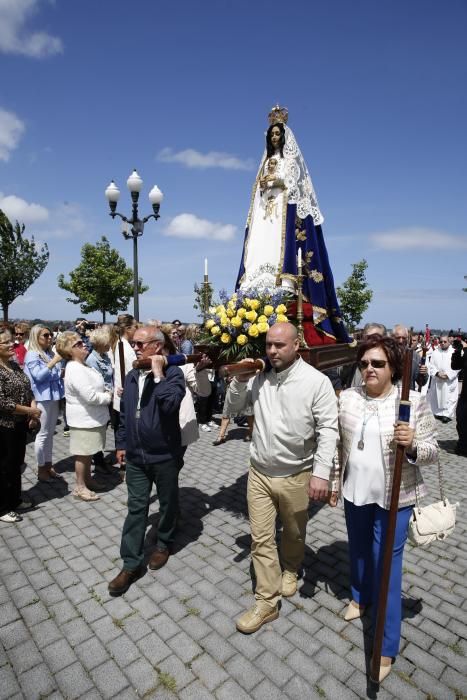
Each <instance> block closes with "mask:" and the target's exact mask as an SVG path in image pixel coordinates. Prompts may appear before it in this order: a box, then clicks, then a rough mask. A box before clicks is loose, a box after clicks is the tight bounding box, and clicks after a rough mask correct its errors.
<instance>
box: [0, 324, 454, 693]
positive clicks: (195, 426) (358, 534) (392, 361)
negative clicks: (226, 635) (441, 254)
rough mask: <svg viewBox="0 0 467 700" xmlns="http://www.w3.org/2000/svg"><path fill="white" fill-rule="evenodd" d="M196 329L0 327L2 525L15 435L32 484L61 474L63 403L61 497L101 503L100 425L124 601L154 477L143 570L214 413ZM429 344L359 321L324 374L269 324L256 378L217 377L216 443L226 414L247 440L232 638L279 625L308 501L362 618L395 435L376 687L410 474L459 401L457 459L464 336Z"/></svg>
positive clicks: (15, 515) (11, 505)
mask: <svg viewBox="0 0 467 700" xmlns="http://www.w3.org/2000/svg"><path fill="white" fill-rule="evenodd" d="M196 331H197V327H196V326H193V327H188V328H185V327H184V326H183V324H181V323H180V321H179V320H177V319H176V320H175V321H174V322H173V323H172V324H162V323H160V322H159V321H157V320H154V319H151V320H150V321H149V322H148V323H146V324H140V323H137V322H136V320H135V319H134V318H133V317H132V316H131V315H128V314H124V315H122V316H120V317H119V318H118V321H117V323H116V324H115V325H101V326H99V327H95V328H92V329H91V328H89V324H87V323H86V321H85V320H84V319H77V321H76V323H75V325H74V328H73V329H70V330H66V331H62V332H59V333H57V334H56V335H54V334H53V333H52V331H50V330H49V329H48V328H46V327H45V326H42V325H40V324H38V325H35V326H33V327H32V328H31V329H30V330H29V329H28V328H27V326H26V324H18V325H17V326H15V328H14V329H10V328H8V327H5V326H4V327H2V328H0V380H1V384H0V440H1V451H0V521H2V522H5V523H15V522H19V521H20V520H21V519H22V516H21V512H24V511H25V510H27V509H28V508H31V507H33V504H32V503H31V502H30V500H29V499H28V498H27V497H26V496H25V495H24V494H22V492H21V468H22V465H23V463H24V458H25V448H26V440H27V435H28V434H31V432H35V440H34V451H35V458H36V462H37V476H38V480H39V481H41V482H43V483H44V484H50V483H53V481H54V480H57V479H62V478H63V477H62V475H61V474H60V473H58V472H57V471H56V470H55V468H54V465H53V459H52V449H53V436H54V433H55V430H56V426H57V420H58V417H59V415H60V407H61V406H62V417H63V418H64V429H65V431H66V434H69V438H70V454H71V455H73V457H74V460H75V486H74V489H73V491H72V495H73V496H74V497H75V498H77V499H81V500H83V501H86V502H95V501H98V500H99V495H98V491H99V490H100V488H101V485H102V484H101V482H100V481H99V479H100V478H103V477H105V475H106V474H108V473H109V471H112V470H113V469H114V468H115V467H114V466H113V461H114V460H112V459H111V461H110V462H109V461H108V460H107V461H106V459H105V458H104V450H105V439H106V432H107V427H108V425H109V424H111V425H112V428H113V429H114V431H115V448H116V453H115V458H116V461H117V462H116V463H117V465H118V466H119V468H125V473H126V485H127V490H128V512H127V516H126V518H125V522H124V524H123V531H122V538H121V550H120V552H121V558H122V561H123V567H122V569H121V571H120V572H119V573H118V575H117V576H116V577H115V578H114V579H113V580H112V581H110V582H109V585H108V589H109V593H110V595H112V596H119V595H122V594H124V593H125V592H126V591H127V590H128V589H129V587H130V586H131V585H132V583H134V582H135V581H136V580H137V579H138V578H140V577H141V576H142V575H143V574H144V573H145V571H146V566H145V564H144V553H143V544H144V538H145V532H146V528H147V520H148V513H149V503H150V495H151V490H152V486H153V484H155V486H156V489H157V494H158V499H159V513H160V519H159V524H158V534H157V542H156V546H155V549H154V551H153V553H152V555H151V557H150V559H149V562H148V566H149V568H150V569H152V570H158V569H160V568H161V567H163V566H164V565H165V564H166V563H167V561H168V559H169V556H170V553H171V547H172V545H173V542H174V538H175V533H176V530H177V523H178V514H179V504H178V484H179V474H180V470H181V469H182V467H183V460H184V455H185V452H186V449H187V447H188V446H189V444H191V443H192V442H194V441H195V440H197V439H198V437H199V429H201V430H204V431H206V432H208V431H211V429H212V428H213V427H217V425H218V424H217V422H215V421H214V420H213V411H214V405H213V401H214V398H216V399H217V402H218V406H217V409H220V408H221V405H220V401H219V397H217V392H216V387H217V381H216V375H215V372H214V370H213V369H212V366H211V361H210V359H209V358H208V357H207V356H205V355H203V356H202V357H201V359H199V357H197V358H196V360H197V361H196V363H193V362H190V359H192V358H190V355H192V354H193V351H194V345H195V342H196ZM435 341H438V339H435V338H431V339H430V342H429V343H428V342H427V338H426V337H425V336H423V337H420V336H416V337H412V338H411V336H410V332H409V330H408V329H407V328H406V327H405V326H403V325H400V324H398V325H396V326H395V327H394V328H393V330H392V332H391V333H388V332H387V329H386V328H385V327H384V325H383V324H378V323H372V324H367V326H365V328H364V329H363V333H362V338H361V342H360V343H359V345H358V348H357V353H356V361H355V362H354V363H353V364H351V365H346V366H344V367H341V368H337V369H335V370H332V371H328V372H326V373H322V372H320V371H318V370H316V369H315V368H313V367H312V366H310V365H308V364H307V363H305V362H304V361H303V359H301V357H300V355H298V348H299V339H298V336H297V330H296V328H295V326H294V325H293V324H291V323H276V324H275V325H273V326H272V327H271V328H270V329H269V331H268V333H267V337H266V357H265V369H264V371H260V372H258V371H252V372H246V373H244V374H243V375H240V376H238V377H235V378H233V379H232V381H231V382H230V383H229V385H228V389H227V393H226V394H225V401H224V404H223V407H222V410H221V411H219V412H221V414H222V419H221V424H220V427H219V434H218V437H217V438H216V440H215V441H214V445H216V446H220V445H222V444H223V443H225V441H226V439H227V432H226V431H227V427H228V424H229V421H230V419H231V418H233V417H234V418H235V419H238V417H242V419H244V420H246V422H247V426H248V430H247V433H246V436H245V439H246V440H247V441H248V442H250V443H251V446H250V466H249V473H248V490H247V501H248V513H249V520H250V527H251V536H252V546H251V556H252V562H253V567H254V571H255V579H256V585H255V602H254V605H253V606H252V607H251V608H250V609H249V610H247V611H246V612H245V613H244V614H243V615H241V616H240V617H239V619H238V620H237V621H236V627H237V629H238V630H239V631H240V632H243V633H245V634H250V633H254V632H256V631H257V630H259V629H260V628H261V627H262V626H263V625H264V624H265V623H267V622H270V621H272V620H274V619H276V618H277V617H278V616H279V614H280V601H281V598H282V597H289V596H292V595H294V594H295V593H296V591H297V585H298V577H299V573H300V568H301V566H302V562H303V558H304V551H305V540H306V526H307V521H308V505H309V500H310V499H311V500H314V501H322V502H325V501H326V502H328V503H329V504H330V505H331V506H335V505H336V504H337V502H338V501H339V500H341V501H342V502H343V505H344V511H345V520H346V525H347V531H348V541H349V554H350V582H351V595H350V602H349V605H348V608H347V610H346V612H345V619H346V620H348V621H350V620H353V619H355V618H359V617H361V616H363V615H364V614H366V612H367V609H368V608H369V607H370V606H371V608H372V615H373V618H374V617H375V615H376V610H377V607H378V591H379V585H380V577H381V567H382V557H383V550H382V542H384V539H385V533H386V530H387V526H388V511H389V501H390V492H391V484H392V475H393V472H394V463H395V446H396V444H399V445H402V446H403V447H404V448H405V452H404V461H403V465H402V485H401V491H400V496H399V506H398V512H397V519H396V535H395V542H394V549H393V557H392V567H391V575H390V581H389V595H388V606H387V612H386V619H385V627H384V638H383V647H382V657H381V667H380V675H379V680H380V681H382V680H383V679H384V678H385V677H386V676H387V675H388V674H389V672H390V671H391V667H392V663H393V661H394V659H395V657H396V656H397V654H398V650H399V642H400V632H401V588H402V571H403V567H402V557H403V551H404V546H405V543H406V540H407V531H408V523H409V518H410V514H411V511H412V508H413V505H414V503H415V494H416V491H417V494H418V495H420V496H423V495H424V493H425V492H426V489H425V487H424V484H423V476H422V472H423V469H424V468H426V467H427V466H429V465H432V464H435V463H436V461H437V458H438V451H439V448H438V445H437V441H436V430H435V425H436V423H435V419H437V420H438V421H440V422H442V423H447V422H449V421H451V420H452V419H453V418H454V415H455V413H456V410H457V429H458V433H459V441H458V444H457V448H456V452H457V454H459V455H461V456H464V457H465V456H467V426H466V417H467V396H466V392H465V391H464V385H463V389H462V393H461V394H460V395H459V390H458V382H459V375H460V373H461V372H465V371H466V367H467V351H466V348H467V342H466V339H465V337H464V338H463V337H459V338H456V337H451V336H450V335H449V334H441V336H440V338H439V341H438V342H435ZM410 345H411V347H412V348H413V350H414V352H413V362H412V371H411V391H410V401H411V404H412V411H411V416H410V423H403V422H400V421H398V420H397V415H398V405H399V402H400V399H401V386H400V380H401V376H402V360H403V352H402V351H404V350H405V349H406V348H408V347H409V346H410ZM183 356H184V357H183ZM180 357H182V359H181V360H180V362H178V363H177V362H173V361H172V360H173V358H180ZM185 360H186V361H185ZM135 363H136V364H135ZM178 364H181V366H178ZM326 374H327V376H326ZM464 384H465V382H464ZM93 463H94V466H95V473H94V475H92V464H93ZM278 516H279V518H280V521H281V524H282V533H281V538H280V550H279V551H278V549H277V544H276V527H277V517H278Z"/></svg>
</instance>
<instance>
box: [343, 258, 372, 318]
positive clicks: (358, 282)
mask: <svg viewBox="0 0 467 700" xmlns="http://www.w3.org/2000/svg"><path fill="white" fill-rule="evenodd" d="M367 267H368V263H367V261H366V260H365V259H364V260H360V262H356V263H352V268H353V269H352V274H351V275H350V276H349V277H348V278H347V279H346V280H345V282H344V283H343V285H342V287H337V289H336V291H337V296H338V297H339V303H340V307H341V312H342V316H343V318H344V321H345V323H346V325H347V327H348V328H349V330H350V331H353V330H355V328H356V327H357V326H358V324H359V323H360V321H361V320H362V317H363V314H364V313H365V311H366V310H367V308H368V306H369V304H370V301H371V299H372V297H373V292H372V291H371V289H370V288H369V287H368V283H367V281H366V277H365V271H366V269H367Z"/></svg>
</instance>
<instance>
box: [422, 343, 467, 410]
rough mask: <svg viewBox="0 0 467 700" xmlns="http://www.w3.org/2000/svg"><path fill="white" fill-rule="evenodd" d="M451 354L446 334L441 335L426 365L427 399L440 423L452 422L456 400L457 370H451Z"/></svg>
mask: <svg viewBox="0 0 467 700" xmlns="http://www.w3.org/2000/svg"><path fill="white" fill-rule="evenodd" d="M453 352H454V350H453V348H452V347H451V344H450V342H449V339H448V336H447V334H446V333H443V335H442V336H441V337H440V339H439V346H438V347H437V348H436V350H434V351H433V354H432V355H431V357H430V363H429V365H428V373H429V375H430V377H431V381H430V387H429V389H428V394H427V399H428V402H429V404H430V408H431V410H432V411H433V415H434V417H435V418H436V419H437V420H440V421H441V422H442V423H449V421H450V420H452V418H453V416H454V413H455V410H456V404H457V398H458V380H457V375H458V374H459V370H455V369H451V356H452V354H453Z"/></svg>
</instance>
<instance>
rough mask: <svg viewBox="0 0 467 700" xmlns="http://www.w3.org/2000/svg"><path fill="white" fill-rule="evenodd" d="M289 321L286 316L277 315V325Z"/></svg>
mask: <svg viewBox="0 0 467 700" xmlns="http://www.w3.org/2000/svg"><path fill="white" fill-rule="evenodd" d="M288 320H289V319H288V318H287V316H284V314H277V318H276V323H287V321H288Z"/></svg>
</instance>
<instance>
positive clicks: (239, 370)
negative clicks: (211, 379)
mask: <svg viewBox="0 0 467 700" xmlns="http://www.w3.org/2000/svg"><path fill="white" fill-rule="evenodd" d="M265 366H266V365H265V363H264V360H259V359H258V360H253V361H251V360H240V362H234V363H233V364H231V365H222V367H220V368H219V375H220V376H221V377H238V376H239V375H240V374H248V373H249V372H257V371H258V370H259V371H260V372H262V371H263V370H264V368H265Z"/></svg>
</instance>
